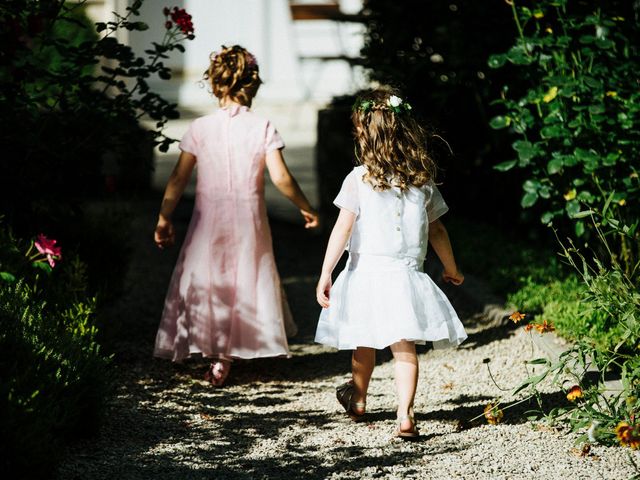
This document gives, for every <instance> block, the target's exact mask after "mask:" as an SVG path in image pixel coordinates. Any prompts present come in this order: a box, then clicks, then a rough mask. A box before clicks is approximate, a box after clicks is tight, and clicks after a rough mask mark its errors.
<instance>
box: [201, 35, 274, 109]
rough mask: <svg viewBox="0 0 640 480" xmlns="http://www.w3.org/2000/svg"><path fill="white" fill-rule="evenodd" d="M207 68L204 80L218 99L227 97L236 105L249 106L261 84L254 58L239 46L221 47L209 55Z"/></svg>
mask: <svg viewBox="0 0 640 480" xmlns="http://www.w3.org/2000/svg"><path fill="white" fill-rule="evenodd" d="M209 58H210V61H211V63H210V64H209V68H208V69H207V71H206V72H205V73H204V79H205V80H206V81H208V82H209V84H210V85H211V90H212V91H213V94H214V95H215V96H216V97H218V98H219V99H223V98H224V97H227V96H228V97H229V98H231V100H233V101H234V102H236V103H240V104H242V105H246V106H247V107H250V106H251V101H252V100H253V97H255V96H256V93H258V88H260V85H261V84H262V80H261V79H260V69H259V68H258V64H257V62H256V59H255V57H254V56H253V55H252V54H251V53H249V51H248V50H247V49H246V48H243V47H241V46H240V45H233V46H232V47H225V46H224V45H223V46H222V48H221V50H220V51H219V52H213V53H212V54H211V55H210V57H209Z"/></svg>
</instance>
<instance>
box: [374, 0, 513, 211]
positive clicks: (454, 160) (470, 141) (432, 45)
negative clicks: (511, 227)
mask: <svg viewBox="0 0 640 480" xmlns="http://www.w3.org/2000/svg"><path fill="white" fill-rule="evenodd" d="M503 5H504V4H503V2H489V3H487V2H479V1H477V0H458V1H455V2H425V1H424V0H403V1H401V2H390V1H388V0H368V1H367V2H366V5H365V11H366V13H367V17H366V26H367V32H366V36H365V45H364V48H363V50H362V55H363V57H364V60H365V66H367V67H369V68H370V69H371V70H370V76H371V77H372V79H374V80H376V81H378V82H381V83H389V84H392V85H396V86H398V87H400V88H401V89H402V91H403V92H404V94H405V95H406V97H407V100H408V101H409V102H410V103H411V105H412V107H413V110H412V112H414V113H415V114H416V115H419V116H420V117H422V118H424V119H425V120H426V122H427V123H428V124H429V125H430V126H433V127H434V129H435V130H436V131H437V132H438V133H439V134H440V135H441V136H442V138H444V139H446V142H447V144H448V145H447V144H445V143H444V142H441V141H438V140H437V139H434V141H432V142H431V143H430V145H429V149H430V152H431V154H432V155H433V156H434V157H435V158H436V160H438V163H439V164H440V165H441V167H442V170H443V172H442V173H443V176H442V177H441V180H444V187H445V191H444V193H445V195H446V194H447V191H446V188H447V187H448V186H449V185H450V186H452V187H453V186H455V191H453V190H452V192H451V194H450V195H448V196H446V198H447V201H448V202H449V203H450V204H451V205H452V207H454V208H455V209H456V210H457V211H458V212H461V211H464V212H465V213H466V214H468V215H469V216H472V215H475V214H477V215H482V214H484V213H486V211H487V210H489V211H495V212H497V213H496V215H494V216H493V217H492V218H490V219H488V220H490V221H493V222H494V223H497V222H498V221H499V220H500V219H501V217H502V219H508V220H509V221H512V220H514V219H516V218H518V216H519V215H520V211H519V209H518V208H517V205H516V203H515V201H516V199H517V198H518V196H519V192H518V182H519V179H518V176H517V175H514V174H513V173H511V174H509V175H508V176H507V177H506V180H505V176H504V175H499V174H498V173H497V172H495V171H493V170H492V166H493V164H494V163H495V162H496V158H498V159H502V158H506V155H507V154H508V152H507V151H506V150H507V148H506V147H503V146H502V145H500V144H499V143H498V142H497V140H498V139H499V135H497V134H496V133H495V132H494V131H493V130H491V128H489V126H488V118H487V110H488V107H489V102H490V101H491V99H493V98H495V96H496V95H498V93H499V90H498V87H497V85H498V84H499V80H498V79H497V78H496V77H498V76H499V75H500V74H501V72H497V71H495V70H493V69H491V68H488V67H487V65H486V61H487V57H488V55H489V52H495V51H499V50H500V49H502V48H504V45H507V44H508V43H509V42H510V41H511V39H512V37H513V31H514V29H513V27H512V25H511V23H510V22H509V18H510V17H509V14H510V12H509V10H508V9H506V8H504V7H503ZM449 145H450V147H451V150H452V151H453V155H451V153H450V150H449ZM509 178H514V179H515V181H513V182H511V181H509ZM498 182H500V183H502V182H505V184H503V185H501V187H500V188H486V186H487V185H491V184H496V183H498ZM478 199H481V201H478ZM512 199H513V200H514V201H513V202H512V201H511V200H512ZM498 212H499V213H498Z"/></svg>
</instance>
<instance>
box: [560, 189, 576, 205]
mask: <svg viewBox="0 0 640 480" xmlns="http://www.w3.org/2000/svg"><path fill="white" fill-rule="evenodd" d="M577 194H578V192H576V189H575V188H572V189H571V190H569V191H568V192H567V193H565V194H564V195H563V197H564V199H565V200H566V201H567V202H568V201H569V200H573V199H574V198H576V195H577Z"/></svg>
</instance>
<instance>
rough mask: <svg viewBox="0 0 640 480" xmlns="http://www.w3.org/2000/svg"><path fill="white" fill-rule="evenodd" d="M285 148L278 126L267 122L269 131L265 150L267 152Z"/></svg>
mask: <svg viewBox="0 0 640 480" xmlns="http://www.w3.org/2000/svg"><path fill="white" fill-rule="evenodd" d="M280 148H284V142H283V141H282V137H281V136H280V134H279V133H278V131H277V130H276V127H275V126H274V125H273V123H271V122H267V133H266V136H265V144H264V150H265V152H266V153H269V152H272V151H273V150H278V149H280Z"/></svg>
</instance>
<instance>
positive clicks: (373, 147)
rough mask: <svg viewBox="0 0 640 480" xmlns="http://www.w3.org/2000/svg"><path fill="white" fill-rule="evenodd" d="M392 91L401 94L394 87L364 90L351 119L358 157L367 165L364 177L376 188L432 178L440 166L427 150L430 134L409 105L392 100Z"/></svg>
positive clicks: (404, 186)
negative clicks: (393, 103)
mask: <svg viewBox="0 0 640 480" xmlns="http://www.w3.org/2000/svg"><path fill="white" fill-rule="evenodd" d="M392 95H395V96H397V97H401V94H400V92H398V91H397V90H395V89H392V88H380V89H376V90H370V91H367V92H365V93H363V94H361V95H360V96H359V97H358V99H357V100H356V103H355V104H354V107H353V114H352V115H351V119H352V120H353V125H354V132H353V134H354V137H355V142H356V153H357V156H358V160H359V162H360V163H361V164H362V165H364V166H365V167H366V168H367V173H366V174H365V175H364V181H365V182H368V183H369V184H371V186H372V187H373V188H374V190H387V189H389V188H391V187H398V188H400V189H401V190H402V191H404V190H407V189H408V188H409V187H410V186H415V187H421V186H423V185H425V184H426V183H427V182H429V181H430V180H432V179H433V178H434V177H435V173H436V166H435V162H434V161H433V159H432V158H431V156H430V155H429V153H428V152H427V139H428V138H429V134H428V133H427V131H426V130H425V128H424V127H423V126H422V125H420V124H419V123H418V122H417V121H416V119H415V118H414V117H413V115H412V114H411V113H410V111H409V110H408V109H406V108H395V109H394V108H392V107H391V106H390V105H389V104H388V100H389V97H391V96H392ZM403 107H406V105H403ZM394 110H395V111H394Z"/></svg>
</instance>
